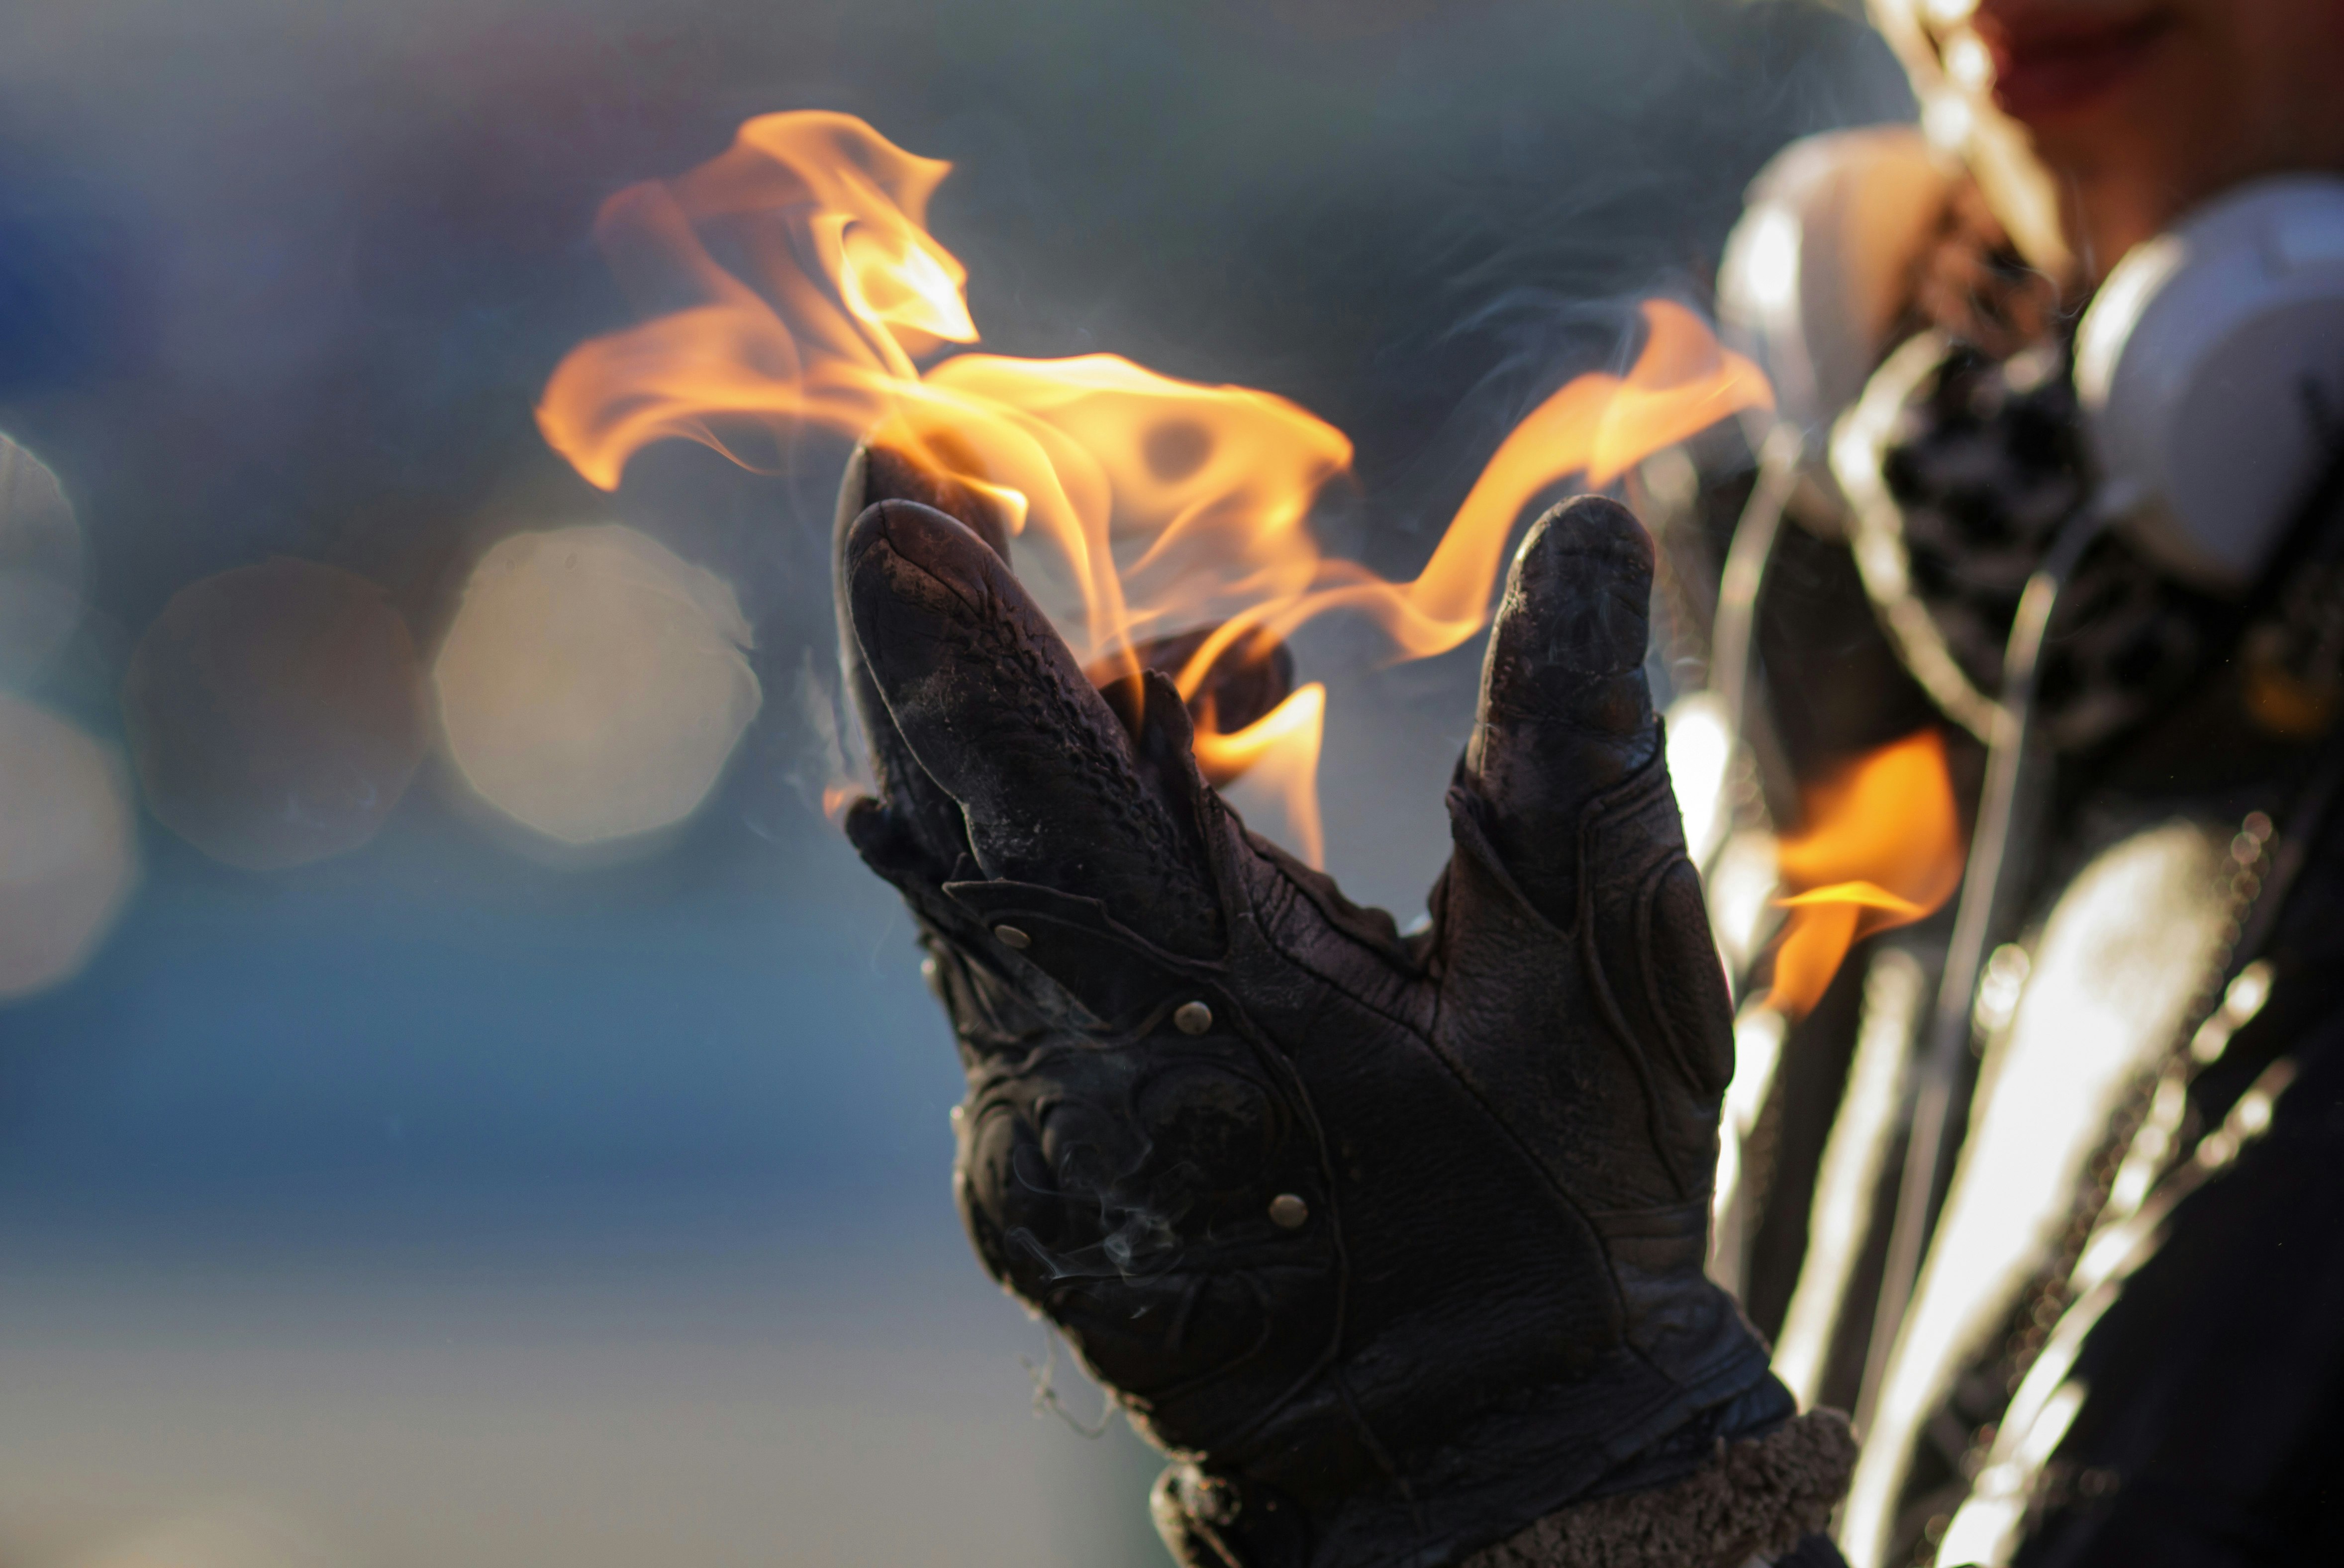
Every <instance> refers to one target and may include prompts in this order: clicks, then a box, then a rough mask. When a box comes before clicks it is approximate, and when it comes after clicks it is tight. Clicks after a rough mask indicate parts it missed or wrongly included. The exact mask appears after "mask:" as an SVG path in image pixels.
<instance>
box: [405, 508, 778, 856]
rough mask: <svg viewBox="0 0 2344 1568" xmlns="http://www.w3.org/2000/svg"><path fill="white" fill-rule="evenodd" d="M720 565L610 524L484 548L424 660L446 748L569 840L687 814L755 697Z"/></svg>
mask: <svg viewBox="0 0 2344 1568" xmlns="http://www.w3.org/2000/svg"><path fill="white" fill-rule="evenodd" d="M751 642H752V639H751V636H750V632H749V623H748V622H747V620H746V619H745V618H744V617H743V615H742V613H741V605H740V602H739V601H738V600H737V599H736V598H735V597H734V595H733V592H732V589H731V587H729V586H728V585H727V584H726V583H725V582H723V581H722V579H721V578H719V577H717V576H716V575H715V574H714V573H712V572H708V571H706V570H705V569H703V568H702V567H698V566H694V565H692V564H691V563H690V562H689V561H683V560H682V559H681V558H679V557H678V556H677V555H676V554H675V553H674V552H673V551H670V550H669V549H668V548H667V547H666V546H665V545H662V544H661V543H659V542H658V541H656V540H653V539H651V538H649V537H648V536H646V535H644V534H642V533H638V532H637V531H634V530H633V529H631V528H625V527H621V526H620V525H618V524H615V523H607V524H591V525H584V526H580V527H575V528H564V529H557V530H553V531H547V532H540V533H520V534H515V535H513V536H512V537H511V538H510V539H506V540H504V541H501V542H500V543H499V544H498V545H497V546H496V548H494V549H493V550H491V551H489V553H488V554H487V555H486V556H485V557H483V558H482V560H481V561H480V565H479V566H478V567H477V568H476V569H475V570H474V571H473V572H472V576H471V579H470V582H468V583H467V584H466V585H465V589H464V600H463V604H462V607H461V608H460V610H459V611H458V612H457V614H456V618H455V622H454V623H453V624H452V625H451V626H450V628H449V631H448V637H447V641H446V642H444V643H443V644H442V645H441V647H440V655H439V658H438V660H437V661H436V662H435V663H434V664H433V666H432V679H433V682H434V683H435V684H436V686H437V688H438V691H439V696H440V723H441V725H442V727H443V729H444V731H445V733H446V737H447V743H448V752H449V755H450V759H451V760H452V761H453V762H454V763H455V765H456V768H457V770H458V771H459V772H460V774H462V775H463V777H464V780H465V782H466V783H467V784H470V786H471V787H472V789H473V790H474V791H475V792H476V793H478V794H479V795H480V798H481V799H483V800H485V801H487V802H488V803H489V804H490V805H492V806H494V807H495V808H496V809H497V810H499V811H500V812H502V813H504V814H506V815H507V816H510V817H511V818H512V819H513V820H514V821H516V822H519V823H520V824H523V825H525V826H527V827H530V828H532V829H534V830H536V831H537V832H539V833H541V834H543V835H547V836H548V837H551V838H553V839H557V840H559V841H561V843H564V844H570V845H588V844H601V843H604V842H607V841H609V840H612V839H619V838H625V837H629V836H631V835H636V834H642V833H649V832H651V831H652V830H654V829H657V828H662V827H666V826H668V825H670V824H674V823H677V822H681V821H682V820H683V819H684V818H685V817H687V816H689V815H691V814H692V812H693V811H694V810H695V809H696V808H697V807H698V806H699V804H700V803H701V802H702V800H703V799H705V798H706V797H707V794H708V792H709V790H710V788H711V787H712V785H713V784H715V782H716V779H717V776H718V775H719V774H721V773H722V771H723V768H724V762H725V759H726V758H727V757H729V756H730V755H731V754H732V748H733V746H734V745H735V744H737V743H738V742H739V741H740V738H741V733H742V732H743V730H745V729H746V728H748V725H749V721H750V720H751V719H753V718H754V717H755V716H756V713H757V709H758V705H759V703H760V702H761V701H762V694H761V693H760V691H759V688H758V684H757V677H756V675H755V673H753V671H751V669H750V668H749V661H748V659H747V657H746V655H745V653H744V652H743V651H744V650H745V649H747V648H748V647H749V646H750V645H751Z"/></svg>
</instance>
